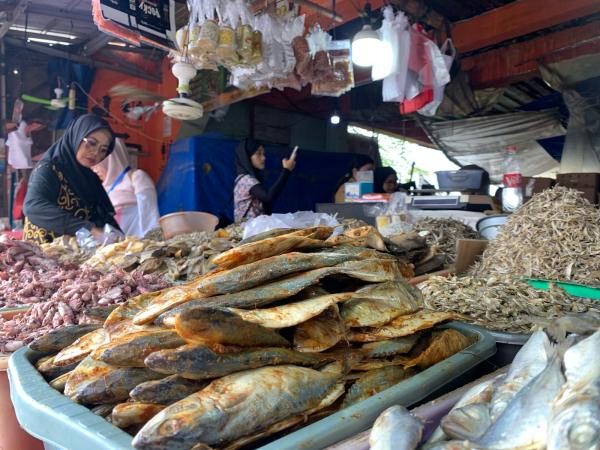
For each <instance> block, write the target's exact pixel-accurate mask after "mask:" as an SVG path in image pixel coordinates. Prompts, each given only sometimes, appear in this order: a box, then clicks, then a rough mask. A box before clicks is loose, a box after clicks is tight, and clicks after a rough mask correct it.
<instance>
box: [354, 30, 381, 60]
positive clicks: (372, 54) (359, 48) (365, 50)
mask: <svg viewBox="0 0 600 450" xmlns="http://www.w3.org/2000/svg"><path fill="white" fill-rule="evenodd" d="M381 47H382V45H381V40H380V39H379V36H378V35H377V33H376V32H375V31H373V28H371V25H365V26H363V28H362V30H360V31H359V32H358V33H356V34H355V35H354V39H352V62H353V63H354V64H356V65H357V66H361V67H371V66H372V65H373V64H374V63H375V61H377V60H378V59H379V58H380V57H382V56H383V53H384V50H383V49H382V48H381Z"/></svg>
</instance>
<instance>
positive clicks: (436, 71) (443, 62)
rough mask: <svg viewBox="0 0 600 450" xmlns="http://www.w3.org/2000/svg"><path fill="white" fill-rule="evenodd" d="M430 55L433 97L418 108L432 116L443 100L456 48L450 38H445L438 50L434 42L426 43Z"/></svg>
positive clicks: (426, 114)
mask: <svg viewBox="0 0 600 450" xmlns="http://www.w3.org/2000/svg"><path fill="white" fill-rule="evenodd" d="M428 46H429V48H430V50H431V55H432V69H433V70H432V71H433V78H434V87H433V99H432V101H431V102H430V103H428V104H427V105H425V106H424V107H422V108H420V109H419V110H418V112H419V114H422V115H424V116H434V115H435V113H436V111H437V109H438V108H439V106H440V105H441V104H442V101H443V100H444V89H445V87H446V85H447V84H448V83H449V82H450V68H451V67H452V63H453V61H454V58H455V57H456V49H455V48H454V45H453V44H452V40H451V39H446V41H445V42H444V44H443V45H442V47H441V48H440V49H439V50H438V48H437V46H436V45H435V43H433V42H432V41H431V43H428Z"/></svg>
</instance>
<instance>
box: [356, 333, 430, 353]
mask: <svg viewBox="0 0 600 450" xmlns="http://www.w3.org/2000/svg"><path fill="white" fill-rule="evenodd" d="M420 337H421V334H420V333H415V334H412V335H410V336H404V337H399V338H396V339H389V340H386V341H378V342H368V343H366V344H364V345H363V346H362V347H361V352H363V353H364V355H365V358H384V357H386V356H394V355H398V354H402V353H408V352H410V351H411V350H412V348H413V347H414V346H415V344H416V343H417V341H418V340H419V338H420Z"/></svg>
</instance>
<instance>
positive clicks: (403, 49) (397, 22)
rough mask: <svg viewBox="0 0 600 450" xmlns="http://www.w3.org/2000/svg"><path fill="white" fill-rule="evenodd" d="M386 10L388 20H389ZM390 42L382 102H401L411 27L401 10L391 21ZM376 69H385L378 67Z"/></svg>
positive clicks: (406, 71)
mask: <svg viewBox="0 0 600 450" xmlns="http://www.w3.org/2000/svg"><path fill="white" fill-rule="evenodd" d="M389 14H390V13H389V12H388V20H389ZM389 32H390V43H391V47H392V60H391V64H390V66H391V67H390V71H391V74H390V75H388V76H386V77H385V78H384V79H383V90H382V96H383V101H384V102H401V101H403V100H404V98H405V97H406V95H405V91H406V79H407V73H408V58H409V56H410V49H411V28H410V25H409V24H408V19H407V18H406V16H405V15H404V13H403V12H398V14H396V16H395V17H394V19H393V22H392V23H391V28H390V30H389ZM377 70H378V71H379V70H381V71H383V70H385V68H381V67H379V68H378V69H377Z"/></svg>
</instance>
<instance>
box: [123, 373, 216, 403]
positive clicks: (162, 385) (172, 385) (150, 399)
mask: <svg viewBox="0 0 600 450" xmlns="http://www.w3.org/2000/svg"><path fill="white" fill-rule="evenodd" d="M207 385H208V382H205V381H196V380H188V379H187V378H183V377H180V376H179V375H171V376H170V377H166V378H163V379H162V380H153V381H146V382H144V383H140V384H138V385H137V386H136V387H134V388H133V389H132V390H131V392H130V393H129V396H130V397H131V398H132V399H133V400H134V401H136V402H142V403H158V404H162V405H170V404H171V403H175V402H177V401H179V400H181V399H183V398H185V397H187V396H188V395H190V394H193V393H194V392H198V391H200V390H201V389H203V388H205V387H206V386H207Z"/></svg>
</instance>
